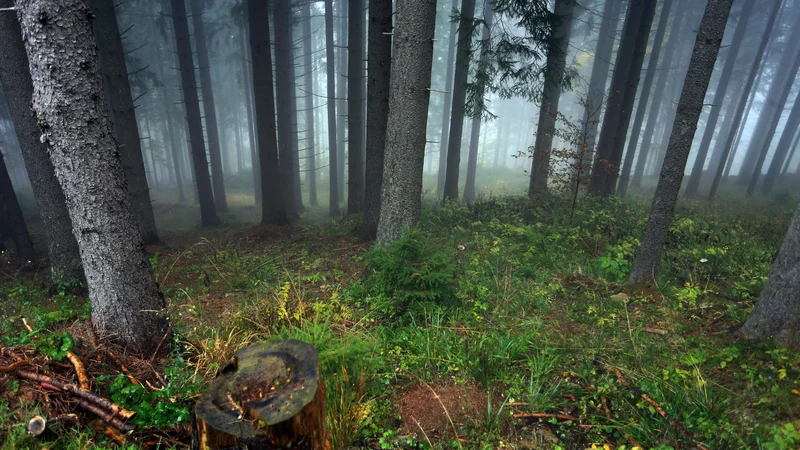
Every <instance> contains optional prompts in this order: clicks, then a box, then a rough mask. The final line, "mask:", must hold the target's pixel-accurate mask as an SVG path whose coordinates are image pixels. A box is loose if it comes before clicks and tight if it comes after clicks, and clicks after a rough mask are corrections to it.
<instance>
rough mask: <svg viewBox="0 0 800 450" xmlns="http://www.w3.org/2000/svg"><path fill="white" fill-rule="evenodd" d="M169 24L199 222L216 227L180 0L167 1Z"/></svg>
mask: <svg viewBox="0 0 800 450" xmlns="http://www.w3.org/2000/svg"><path fill="white" fill-rule="evenodd" d="M170 5H171V6H172V24H173V26H174V27H175V42H176V49H177V52H178V70H179V71H180V74H181V87H182V89H183V103H184V106H185V108H186V122H187V126H188V133H189V148H190V149H191V154H192V163H193V164H194V167H193V169H194V178H195V183H196V184H197V199H198V201H199V202H200V221H201V223H202V224H203V226H204V227H209V226H217V225H219V224H220V223H221V222H220V220H219V217H217V208H216V204H215V202H214V194H213V192H212V188H211V177H210V176H209V174H208V160H207V159H206V146H205V139H204V138H203V123H202V119H201V117H200V102H199V100H198V99H197V79H196V78H195V75H194V62H193V59H192V44H191V43H190V41H189V21H188V20H187V18H186V5H185V4H184V0H170Z"/></svg>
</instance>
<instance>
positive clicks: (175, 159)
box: [156, 45, 186, 203]
mask: <svg viewBox="0 0 800 450" xmlns="http://www.w3.org/2000/svg"><path fill="white" fill-rule="evenodd" d="M156 47H157V49H158V59H159V63H158V77H159V78H160V79H161V83H162V85H163V86H162V87H161V103H162V105H161V106H162V108H163V109H164V115H165V116H166V119H167V133H168V134H169V149H170V156H171V157H172V170H173V171H174V174H175V184H176V185H177V187H178V203H183V202H184V201H186V196H185V195H184V193H183V169H182V167H181V166H182V165H183V158H182V157H181V151H182V150H183V146H181V145H179V144H178V142H176V135H177V133H176V132H175V125H174V124H173V121H172V104H173V103H174V102H173V100H172V96H171V95H170V94H169V87H167V83H166V78H165V75H164V64H165V62H166V61H172V60H173V58H172V57H171V56H170V57H165V56H164V54H163V52H162V51H161V46H160V45H157V46H156ZM170 156H167V158H169V157H170Z"/></svg>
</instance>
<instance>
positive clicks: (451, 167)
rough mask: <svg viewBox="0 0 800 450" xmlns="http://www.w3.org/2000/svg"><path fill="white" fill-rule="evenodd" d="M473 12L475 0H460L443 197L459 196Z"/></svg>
mask: <svg viewBox="0 0 800 450" xmlns="http://www.w3.org/2000/svg"><path fill="white" fill-rule="evenodd" d="M474 15H475V0H462V1H461V16H460V18H459V23H458V44H457V45H456V66H455V72H454V73H453V110H452V111H453V112H452V114H451V116H450V130H448V133H449V137H448V140H447V164H446V165H447V167H446V168H445V179H444V199H445V200H458V176H459V165H460V164H461V138H462V135H463V133H464V109H465V106H466V99H467V80H468V77H469V60H470V47H471V44H472V26H473V24H472V19H473V16H474Z"/></svg>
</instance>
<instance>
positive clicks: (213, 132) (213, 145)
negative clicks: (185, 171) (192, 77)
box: [191, 0, 228, 213]
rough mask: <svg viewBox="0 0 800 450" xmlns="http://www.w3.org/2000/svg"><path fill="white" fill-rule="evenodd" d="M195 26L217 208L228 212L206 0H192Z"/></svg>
mask: <svg viewBox="0 0 800 450" xmlns="http://www.w3.org/2000/svg"><path fill="white" fill-rule="evenodd" d="M191 2H192V3H191V4H192V26H193V27H194V29H193V31H194V45H195V50H196V51H197V64H198V72H199V73H200V89H201V93H202V95H203V112H204V113H205V116H204V121H205V124H206V135H207V136H208V155H209V157H210V159H211V185H212V188H213V189H214V206H216V208H217V211H218V212H223V213H224V212H228V201H227V199H226V198H225V181H224V175H223V173H222V150H221V149H220V145H219V127H218V126H217V108H216V105H215V103H214V87H213V86H212V83H211V62H210V61H209V59H208V46H207V45H206V27H205V23H204V22H203V13H204V11H203V0H191Z"/></svg>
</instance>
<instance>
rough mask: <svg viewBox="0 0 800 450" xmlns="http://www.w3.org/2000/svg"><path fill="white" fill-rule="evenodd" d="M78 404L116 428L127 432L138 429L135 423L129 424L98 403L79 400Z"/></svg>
mask: <svg viewBox="0 0 800 450" xmlns="http://www.w3.org/2000/svg"><path fill="white" fill-rule="evenodd" d="M78 406H79V407H81V408H83V409H85V410H87V411H89V412H90V413H92V414H94V415H96V416H97V417H99V418H101V419H103V421H105V422H106V423H107V424H109V425H111V426H113V427H114V428H116V429H118V430H120V431H124V432H126V433H127V432H129V431H133V430H134V429H136V427H134V426H133V425H129V424H127V423H125V422H123V421H122V419H120V418H119V417H116V416H115V415H114V414H111V413H109V412H108V411H104V410H103V409H101V408H100V407H98V406H97V405H95V404H93V403H90V402H87V401H86V400H81V401H79V402H78Z"/></svg>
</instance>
